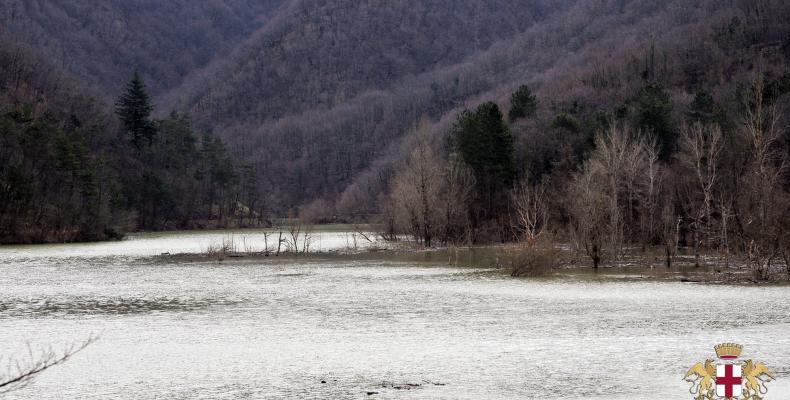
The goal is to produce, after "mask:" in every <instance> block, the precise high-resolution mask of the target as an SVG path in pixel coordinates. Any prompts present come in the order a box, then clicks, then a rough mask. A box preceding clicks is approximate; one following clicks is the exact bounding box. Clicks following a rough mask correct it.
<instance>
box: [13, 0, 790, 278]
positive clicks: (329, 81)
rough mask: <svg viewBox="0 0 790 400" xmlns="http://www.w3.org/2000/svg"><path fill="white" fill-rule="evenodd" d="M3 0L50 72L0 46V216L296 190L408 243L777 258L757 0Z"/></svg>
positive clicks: (278, 203) (231, 210) (215, 209)
mask: <svg viewBox="0 0 790 400" xmlns="http://www.w3.org/2000/svg"><path fill="white" fill-rule="evenodd" d="M132 3H134V6H132V5H130V4H132ZM9 4H11V6H9V5H4V6H0V11H1V12H0V14H1V15H2V18H3V19H2V20H3V24H4V26H5V27H6V28H7V29H8V30H9V31H10V32H11V33H10V34H7V35H6V37H5V39H4V44H3V51H5V52H6V54H8V55H12V54H17V53H20V51H21V53H24V54H25V56H24V58H25V59H26V60H41V63H48V64H49V65H58V66H60V67H62V68H63V69H64V70H65V71H66V72H63V73H60V72H57V73H55V72H53V71H56V70H57V69H55V68H46V67H40V66H38V65H39V61H26V62H27V64H26V65H27V66H26V67H25V68H27V70H28V71H32V72H26V73H25V75H20V74H19V73H18V72H16V71H17V70H19V67H18V65H19V64H18V62H17V61H13V62H12V61H10V59H9V58H8V57H4V58H3V62H4V63H5V64H4V66H3V70H2V72H3V81H2V82H1V83H2V85H3V88H4V94H3V103H2V104H3V107H4V108H3V113H4V114H3V115H4V117H3V118H4V120H3V121H4V122H3V129H4V136H3V140H4V144H5V146H4V150H3V153H2V154H3V157H4V158H3V163H4V164H3V168H4V169H3V173H4V176H7V177H6V178H3V179H6V181H4V184H6V185H7V187H15V186H11V185H8V184H7V182H9V181H10V180H11V179H16V182H26V183H27V184H31V185H33V188H32V189H25V193H28V194H26V195H20V194H13V195H12V192H10V191H8V192H7V193H4V196H5V197H4V199H12V198H13V201H12V200H4V203H3V207H5V208H4V210H5V211H3V214H2V215H3V218H8V220H9V221H13V225H10V224H9V223H7V222H6V220H4V221H3V225H2V226H3V228H4V235H5V237H6V238H8V237H14V234H11V233H10V232H25V235H23V236H24V237H26V238H28V239H25V240H26V241H41V240H75V239H77V238H80V239H89V238H101V237H106V236H113V235H116V234H118V233H120V232H123V231H125V230H128V229H170V228H179V227H199V226H212V225H217V224H230V223H233V224H242V225H243V224H259V223H266V219H267V218H270V217H272V216H285V215H295V214H297V213H301V214H303V215H309V216H310V217H311V218H313V219H315V220H316V221H317V222H320V221H337V220H346V221H355V222H356V221H367V222H378V223H380V224H381V226H382V227H384V228H385V229H384V230H385V231H386V232H387V234H388V235H392V236H394V235H398V234H408V235H411V236H413V237H414V238H415V239H416V240H418V241H420V242H422V243H424V244H426V245H434V244H448V243H474V242H477V243H479V242H489V241H508V240H513V239H523V240H525V241H527V242H529V243H533V244H536V243H539V242H540V241H541V240H543V239H540V238H543V237H546V236H552V237H556V238H557V240H558V241H563V242H571V243H574V245H575V247H576V248H578V249H579V250H580V251H582V252H583V253H585V254H587V255H589V257H590V261H591V263H593V264H595V265H598V264H599V263H601V262H605V261H606V260H607V259H613V258H617V257H619V255H620V254H622V252H623V249H624V248H628V247H633V246H635V245H636V246H651V245H652V246H655V245H659V246H662V247H663V248H665V252H666V259H667V263H671V262H672V259H673V257H674V255H675V254H676V253H677V248H678V247H679V246H680V247H682V246H687V247H689V248H693V250H694V253H695V254H696V255H697V256H699V254H700V253H702V252H704V251H713V252H720V253H721V254H730V253H733V254H734V253H738V254H746V255H749V257H751V259H753V260H754V262H755V263H756V264H755V265H757V264H759V265H763V266H764V267H760V268H758V269H759V270H760V271H766V270H769V269H770V266H771V265H773V264H775V263H776V262H777V261H778V260H781V259H782V258H785V260H786V257H787V255H788V252H787V248H786V244H787V243H788V242H790V240H788V239H787V236H786V235H787V229H788V228H787V222H788V221H787V220H788V217H787V215H790V214H789V211H788V210H787V204H788V201H787V190H788V185H790V183H788V174H787V172H786V167H785V161H786V158H787V154H788V150H789V149H790V134H788V129H787V127H788V121H787V118H786V117H785V115H787V111H788V110H787V108H788V99H787V97H788V96H786V95H785V94H786V92H787V91H788V88H790V75H788V73H789V69H788V60H789V59H790V25H788V24H787V23H786V21H787V20H788V19H790V6H788V5H787V4H786V3H785V2H782V1H778V0H759V1H745V0H744V1H740V0H729V1H723V0H700V1H693V2H689V1H681V0H670V1H666V2H654V1H649V0H633V1H621V0H601V1H594V2H590V1H574V0H567V1H560V2H556V1H541V0H534V1H530V2H527V3H523V2H519V3H518V4H516V3H514V2H508V1H500V0H490V1H485V2H471V1H452V2H449V1H448V2H434V3H431V4H426V3H423V2H414V1H406V0H404V1H394V2H393V1H388V2H381V1H375V0H370V1H368V0H366V1H345V0H344V1H333V2H328V1H321V0H282V1H271V2H267V3H266V4H263V3H256V2H245V1H238V0H236V1H231V0H226V1H221V0H217V1H207V2H201V3H200V6H199V7H194V8H186V7H184V8H179V7H175V8H174V9H172V10H171V9H168V8H167V7H164V6H160V5H154V4H149V2H145V1H142V0H140V1H135V2H130V3H129V4H127V5H122V4H120V3H119V2H107V4H106V5H104V6H103V7H101V8H100V9H99V10H97V11H95V12H90V11H85V8H84V7H80V5H84V4H83V3H82V2H79V1H71V2H63V3H62V4H59V5H57V6H55V5H51V4H46V2H16V3H15V2H11V3H9ZM125 4H126V3H125ZM79 10H83V11H85V12H78V11H79ZM217 10H222V13H220V14H217V15H220V16H218V17H217V18H213V17H209V15H212V13H214V12H215V11H217ZM149 14H150V15H155V16H156V18H148V17H146V15H149ZM110 19H113V20H118V21H123V22H124V23H125V24H127V25H124V26H123V27H118V26H119V25H118V24H112V25H108V22H107V21H108V20H110ZM179 20H183V21H191V22H189V23H183V24H178V23H175V22H176V21H179ZM99 21H100V22H99ZM229 21H232V23H231V22H229ZM55 22H57V25H51V23H55ZM50 26H58V27H59V28H58V30H54V29H44V28H43V27H50ZM107 26H113V29H115V30H111V32H113V33H114V34H113V35H109V36H108V35H106V34H102V32H104V33H107V32H105V30H106V27H107ZM82 27H89V28H90V29H88V30H87V31H86V30H85V29H82ZM100 27H104V28H100ZM119 41H124V43H127V45H125V46H124V45H120V46H116V45H117V44H118V43H120V42H119ZM18 42H21V43H25V45H22V44H19V43H18ZM28 46H29V47H28ZM107 46H110V47H118V49H115V50H114V51H116V52H118V54H106V53H105V52H104V51H103V49H105V48H107ZM29 48H33V49H34V50H29ZM20 49H22V50H23V51H22V50H20ZM34 51H35V53H38V54H33V52H34ZM21 53H20V54H21ZM93 54H96V56H95V57H94V56H93ZM6 60H9V61H6ZM63 60H66V61H63ZM168 60H169V61H168ZM121 66H125V67H132V68H131V69H130V68H121ZM134 69H136V70H138V71H139V72H140V73H139V75H136V77H135V79H132V81H131V82H130V81H129V77H130V75H131V74H132V70H134ZM36 76H37V77H36ZM72 77H73V78H72ZM143 81H144V82H145V83H147V84H149V87H150V88H151V89H150V94H151V97H150V98H148V90H146V89H144V84H143ZM85 85H88V86H89V87H94V89H95V91H94V92H92V95H88V94H85V93H87V92H86V91H85V90H83V89H81V87H83V86H85ZM20 88H21V89H20ZM11 89H13V90H11ZM135 93H136V94H135ZM42 94H45V95H46V96H42ZM130 96H131V97H130ZM74 97H79V101H76V100H74V99H73V98H74ZM116 98H120V99H121V100H120V102H117V104H116V106H115V107H114V108H113V106H112V105H111V104H110V103H112V102H113V101H111V100H106V99H116ZM124 102H125V103H128V104H132V103H133V104H138V106H139V107H138V110H137V111H136V112H132V113H131V114H134V115H136V117H134V118H131V119H130V118H129V116H128V115H126V114H128V113H127V112H126V111H129V110H126V111H124V107H123V106H122V105H123V104H124ZM128 104H127V105H128ZM154 104H156V107H154V106H153V105H154ZM172 110H177V111H172ZM6 132H8V133H6ZM41 132H46V134H44V133H41ZM30 135H44V136H39V138H42V137H47V138H57V140H39V139H30V137H35V136H30ZM61 142H64V143H65V144H64V143H61ZM42 143H43V144H42ZM58 143H60V144H58ZM226 144H227V145H226ZM36 146H43V147H42V148H37V147H36ZM64 146H65V148H68V149H70V150H69V151H67V152H65V153H66V154H67V156H64V155H63V154H61V153H63V149H62V147H64ZM6 148H7V149H20V150H22V149H25V150H24V151H21V152H17V151H13V152H11V151H7V150H5V149H6ZM25 151H26V152H27V153H25ZM20 154H29V155H26V156H20ZM42 154H44V155H46V156H45V157H39V155H42ZM72 154H73V155H72ZM64 157H65V159H64ZM6 160H12V161H6ZM66 166H68V167H66ZM50 170H55V171H56V173H47V172H43V171H50ZM20 173H25V174H27V175H19V176H16V175H15V174H17V175H18V174H20ZM56 183H57V184H56ZM63 183H66V184H63ZM15 185H18V184H15ZM755 185H758V186H759V187H755ZM65 188H68V190H66V189H65ZM29 193H33V194H29ZM63 193H67V195H64V194H63ZM94 193H96V194H94ZM757 194H759V195H757ZM755 196H756V197H755ZM40 199H43V200H40ZM66 199H68V200H66ZM58 210H68V212H64V211H58ZM41 218H45V219H46V221H48V222H47V223H46V224H43V223H39V221H43V220H42V219H41ZM93 221H101V223H99V224H96V223H94V222H93ZM7 226H8V227H11V226H13V228H12V229H11V228H9V229H5V227H7ZM40 226H47V227H55V228H51V229H50V228H48V231H47V232H33V230H34V229H33V228H35V227H40ZM97 226H100V227H101V228H96V227H97ZM88 227H91V230H89V229H87V228H88ZM83 231H84V232H83ZM78 232H81V233H78ZM761 273H762V272H761Z"/></svg>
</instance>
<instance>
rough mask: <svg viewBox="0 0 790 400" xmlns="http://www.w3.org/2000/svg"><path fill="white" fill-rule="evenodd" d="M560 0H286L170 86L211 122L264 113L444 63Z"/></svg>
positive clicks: (341, 95)
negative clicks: (220, 56) (231, 50)
mask: <svg viewBox="0 0 790 400" xmlns="http://www.w3.org/2000/svg"><path fill="white" fill-rule="evenodd" d="M568 3H571V1H569V0H562V1H550V0H529V1H518V2H513V1H509V0H486V1H459V0H441V1H430V2H425V1H417V0H410V1H407V0H398V1H392V0H361V1H360V0H334V1H326V0H295V1H291V2H290V3H289V4H288V6H287V7H283V8H282V9H281V11H280V12H279V13H278V15H277V16H276V18H274V19H273V20H272V21H271V22H270V23H268V24H267V25H266V26H264V27H263V28H261V30H259V31H258V32H256V33H255V34H254V35H253V36H252V37H251V38H250V39H249V40H248V41H247V42H246V43H245V44H244V45H243V46H241V47H240V48H239V49H238V50H237V51H236V52H235V54H234V56H233V57H232V58H231V59H230V60H228V61H226V62H219V63H217V65H215V66H214V68H211V69H210V70H208V71H206V73H204V74H201V75H198V76H194V77H193V79H191V80H190V81H187V82H185V83H184V88H182V89H181V90H179V91H178V92H177V93H176V95H178V96H179V97H182V98H183V99H184V100H183V101H182V102H181V104H185V105H187V106H188V107H192V108H193V109H194V110H196V111H198V112H199V113H200V114H201V115H202V116H205V117H206V118H208V119H209V120H210V121H211V122H212V123H215V122H224V121H235V120H238V119H239V118H244V119H249V118H252V119H255V120H265V119H272V118H278V117H282V116H285V115H288V114H292V113H294V112H298V111H302V110H308V109H311V108H314V107H317V106H331V105H335V104H339V103H342V102H343V101H345V100H347V99H349V98H351V97H352V96H354V95H355V94H358V93H359V92H360V91H363V90H371V89H389V88H391V87H392V85H393V84H394V83H395V82H398V81H399V80H400V79H401V78H403V77H404V76H407V75H413V74H420V73H424V72H427V71H430V70H433V69H436V68H438V67H442V66H447V65H451V64H454V63H457V62H459V61H461V60H463V59H464V58H465V57H467V56H469V55H471V54H474V53H476V52H478V51H481V50H484V49H486V48H488V47H489V46H490V45H491V44H492V43H494V42H496V41H498V40H502V39H507V38H510V37H512V36H513V35H514V34H517V33H519V32H522V31H524V30H525V29H526V28H528V27H530V26H532V25H534V24H535V23H536V22H538V21H541V20H543V19H544V18H545V17H546V16H547V15H549V14H551V13H552V12H556V11H558V10H561V9H563V8H564V7H565V6H566V5H567V4H568Z"/></svg>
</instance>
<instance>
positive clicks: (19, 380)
mask: <svg viewBox="0 0 790 400" xmlns="http://www.w3.org/2000/svg"><path fill="white" fill-rule="evenodd" d="M96 340H98V337H97V336H93V335H91V336H90V337H88V339H86V340H85V341H84V342H82V343H79V344H78V343H72V344H71V345H69V346H67V347H66V348H65V349H64V350H63V352H62V353H60V354H58V353H56V352H55V351H54V350H52V348H51V347H49V348H46V349H42V350H41V352H40V353H39V354H34V353H33V349H32V348H31V347H30V345H28V348H27V350H28V360H16V359H14V358H8V360H7V363H8V366H7V367H6V371H5V372H0V394H5V393H8V392H12V391H15V390H19V389H22V388H23V387H25V386H27V385H29V384H30V383H32V382H33V380H34V379H35V378H36V377H37V376H38V375H39V374H41V373H42V372H44V371H46V370H47V369H49V368H52V367H54V366H56V365H60V364H63V363H65V362H66V361H68V360H69V359H70V358H71V357H73V356H74V355H75V354H77V353H79V352H80V351H82V350H84V349H85V348H86V347H88V346H89V345H91V344H92V343H93V342H95V341H96ZM1 361H2V358H1V357H0V362H1Z"/></svg>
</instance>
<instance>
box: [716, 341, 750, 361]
mask: <svg viewBox="0 0 790 400" xmlns="http://www.w3.org/2000/svg"><path fill="white" fill-rule="evenodd" d="M713 349H714V350H716V356H717V357H719V358H738V357H740V355H741V352H742V351H743V346H741V345H739V344H735V343H722V344H717V345H716V346H713Z"/></svg>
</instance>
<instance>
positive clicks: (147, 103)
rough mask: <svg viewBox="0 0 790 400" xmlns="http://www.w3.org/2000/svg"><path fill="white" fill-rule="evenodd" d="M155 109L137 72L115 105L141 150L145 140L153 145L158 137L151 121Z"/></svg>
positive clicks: (132, 139) (117, 112)
mask: <svg viewBox="0 0 790 400" xmlns="http://www.w3.org/2000/svg"><path fill="white" fill-rule="evenodd" d="M153 109H154V107H153V106H152V105H151V100H150V98H149V96H148V92H147V91H146V88H145V83H144V82H143V80H142V78H140V74H139V73H138V72H137V71H135V72H134V75H133V76H132V80H131V81H129V83H128V84H127V85H126V90H125V92H124V94H122V95H121V97H120V98H118V101H117V102H116V103H115V112H116V114H118V117H119V118H120V119H121V122H123V125H124V128H125V129H126V133H127V134H128V135H130V136H131V142H132V144H134V146H135V147H136V148H137V149H138V150H139V149H140V148H141V146H142V144H143V140H148V144H149V145H150V144H152V143H153V141H154V138H155V137H156V128H155V126H154V123H153V122H152V121H151V112H152V111H153Z"/></svg>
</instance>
